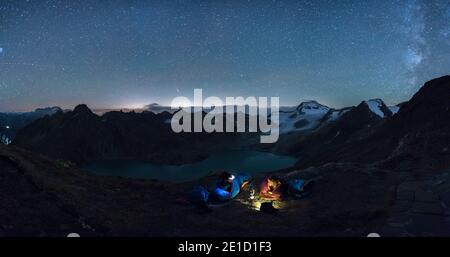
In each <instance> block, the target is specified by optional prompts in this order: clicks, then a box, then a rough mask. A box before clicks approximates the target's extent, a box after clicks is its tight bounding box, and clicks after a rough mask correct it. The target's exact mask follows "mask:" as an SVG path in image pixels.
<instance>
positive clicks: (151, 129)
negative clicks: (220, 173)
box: [13, 105, 241, 164]
mask: <svg viewBox="0 0 450 257" xmlns="http://www.w3.org/2000/svg"><path fill="white" fill-rule="evenodd" d="M171 117H172V114H170V113H168V112H162V113H158V114H155V113H153V112H142V113H135V112H129V113H125V112H118V111H113V112H108V113H105V114H104V115H102V116H98V115H96V114H94V113H93V112H92V111H91V110H90V109H89V108H88V107H87V106H86V105H78V106H77V107H76V108H75V109H74V110H73V111H70V112H66V113H63V112H58V113H57V114H55V115H53V116H46V117H44V118H42V119H39V120H36V121H35V122H33V123H31V124H29V125H28V126H26V127H25V128H23V129H22V130H21V131H20V132H19V133H18V135H17V136H16V138H15V140H14V142H13V144H14V145H17V146H20V147H22V148H25V149H28V150H31V151H34V152H38V153H42V154H45V155H48V156H50V157H52V158H55V159H63V160H70V161H73V162H76V163H84V162H89V161H94V160H104V159H137V160H143V161H151V162H155V163H171V164H179V163H186V162H192V161H197V160H201V159H203V158H206V157H207V155H208V154H209V152H211V151H214V150H220V149H226V147H227V146H231V145H233V146H236V145H240V142H239V141H238V139H239V137H240V136H241V135H239V134H235V133H213V134H208V133H174V132H173V131H172V130H171V128H170V119H171Z"/></svg>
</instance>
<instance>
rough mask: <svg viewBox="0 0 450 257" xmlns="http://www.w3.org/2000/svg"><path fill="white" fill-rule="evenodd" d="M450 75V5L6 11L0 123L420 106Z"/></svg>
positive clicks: (15, 4)
mask: <svg viewBox="0 0 450 257" xmlns="http://www.w3.org/2000/svg"><path fill="white" fill-rule="evenodd" d="M449 71H450V1H448V0H442V1H434V0H423V1H420V0H416V1H413V0H399V1H392V0H390V1H383V0H370V1H369V0H366V1H364V0H359V1H345V0H335V1H320V0H314V1H264V0H257V1H237V0H235V1H221V0H214V1H213V0H211V1H166V0H164V1H162V0H161V1H156V0H155V1H130V0H126V1H125V0H124V1H118V0H109V1H101V0H100V1H99V0H92V1H76V0H67V1H43V0H36V1H33V0H30V1H21V0H0V111H24V110H31V109H34V108H36V107H45V106H54V105H57V106H61V107H63V108H72V107H73V106H75V105H76V104H79V103H86V104H88V105H89V106H90V107H93V108H109V107H140V106H143V105H145V104H150V103H153V102H158V103H160V104H169V103H170V101H171V100H172V98H173V97H175V96H188V97H190V98H191V97H192V96H193V88H203V89H204V95H216V96H219V97H225V96H240V95H242V96H251V95H254V96H279V97H280V101H281V103H282V104H284V105H296V104H298V103H299V102H301V101H303V100H307V99H315V100H318V101H319V102H322V103H324V104H327V105H330V106H333V107H344V106H349V105H356V104H358V103H359V102H360V101H362V100H365V99H370V98H382V99H383V100H385V102H386V103H387V104H395V103H399V102H401V101H404V100H407V99H409V98H410V97H411V96H412V94H414V93H415V92H416V91H417V90H418V88H419V87H420V86H421V85H422V84H423V82H425V81H427V80H429V79H432V78H434V77H437V76H442V75H446V74H448V73H450V72H449Z"/></svg>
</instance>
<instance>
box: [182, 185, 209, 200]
mask: <svg viewBox="0 0 450 257" xmlns="http://www.w3.org/2000/svg"><path fill="white" fill-rule="evenodd" d="M187 198H188V200H189V202H191V203H194V204H204V203H206V202H207V201H208V199H209V192H208V189H206V188H205V187H203V186H197V187H195V188H194V189H192V191H190V192H189V193H188V196H187Z"/></svg>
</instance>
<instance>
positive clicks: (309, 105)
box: [297, 100, 330, 113]
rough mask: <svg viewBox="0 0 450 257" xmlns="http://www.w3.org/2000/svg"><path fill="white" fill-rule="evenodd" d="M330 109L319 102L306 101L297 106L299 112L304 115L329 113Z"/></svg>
mask: <svg viewBox="0 0 450 257" xmlns="http://www.w3.org/2000/svg"><path fill="white" fill-rule="evenodd" d="M329 110H330V107H328V106H326V105H323V104H320V103H318V102H317V101H314V100H312V101H306V102H302V103H301V104H300V105H299V106H297V111H299V112H303V113H312V112H319V113H322V112H328V111H329Z"/></svg>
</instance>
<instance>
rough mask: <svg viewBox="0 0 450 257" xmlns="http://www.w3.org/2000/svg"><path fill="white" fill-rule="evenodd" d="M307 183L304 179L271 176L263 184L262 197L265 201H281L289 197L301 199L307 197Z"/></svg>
mask: <svg viewBox="0 0 450 257" xmlns="http://www.w3.org/2000/svg"><path fill="white" fill-rule="evenodd" d="M305 185H306V183H305V181H304V180H302V179H282V178H280V177H278V176H274V175H272V176H269V177H268V178H267V179H265V180H264V182H263V183H262V184H261V188H260V193H259V194H260V197H261V198H264V199H271V200H279V199H283V198H285V197H287V196H289V195H291V196H295V197H301V196H303V195H305V192H304V187H305Z"/></svg>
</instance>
